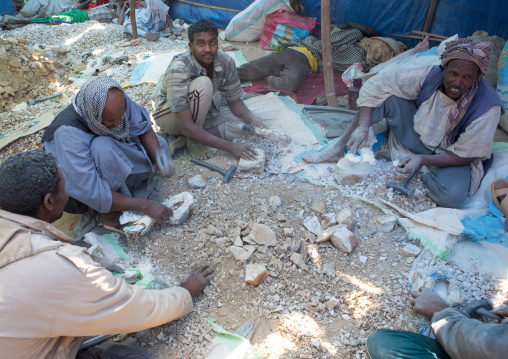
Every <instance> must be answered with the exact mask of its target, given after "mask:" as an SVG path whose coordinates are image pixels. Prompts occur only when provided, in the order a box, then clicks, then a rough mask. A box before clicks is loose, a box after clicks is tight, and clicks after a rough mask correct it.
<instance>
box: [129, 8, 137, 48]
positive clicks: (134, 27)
mask: <svg viewBox="0 0 508 359" xmlns="http://www.w3.org/2000/svg"><path fill="white" fill-rule="evenodd" d="M130 9H131V11H130V14H131V27H132V40H136V39H137V38H138V26H137V25H136V0H130Z"/></svg>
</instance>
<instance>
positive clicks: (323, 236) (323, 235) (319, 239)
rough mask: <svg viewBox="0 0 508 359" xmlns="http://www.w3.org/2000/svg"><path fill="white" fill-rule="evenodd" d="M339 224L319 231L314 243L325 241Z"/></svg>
mask: <svg viewBox="0 0 508 359" xmlns="http://www.w3.org/2000/svg"><path fill="white" fill-rule="evenodd" d="M337 228H339V226H333V227H328V228H327V229H325V230H324V231H323V232H321V233H319V234H318V236H317V238H316V243H321V242H325V241H327V240H329V239H330V237H331V235H332V234H333V232H335V231H336V230H337Z"/></svg>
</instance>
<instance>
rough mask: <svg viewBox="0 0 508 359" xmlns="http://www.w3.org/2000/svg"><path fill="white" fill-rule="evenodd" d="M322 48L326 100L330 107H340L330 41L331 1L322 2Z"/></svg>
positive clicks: (322, 0)
mask: <svg viewBox="0 0 508 359" xmlns="http://www.w3.org/2000/svg"><path fill="white" fill-rule="evenodd" d="M321 46H322V52H323V74H324V77H325V92H326V100H327V101H328V106H332V107H338V104H337V97H336V96H335V86H334V82H333V63H332V51H331V48H332V44H331V41H330V0H321Z"/></svg>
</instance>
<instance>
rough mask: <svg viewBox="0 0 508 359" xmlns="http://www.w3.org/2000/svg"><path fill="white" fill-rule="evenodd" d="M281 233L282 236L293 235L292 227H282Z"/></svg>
mask: <svg viewBox="0 0 508 359" xmlns="http://www.w3.org/2000/svg"><path fill="white" fill-rule="evenodd" d="M283 234H284V237H291V236H292V235H293V228H284V229H283Z"/></svg>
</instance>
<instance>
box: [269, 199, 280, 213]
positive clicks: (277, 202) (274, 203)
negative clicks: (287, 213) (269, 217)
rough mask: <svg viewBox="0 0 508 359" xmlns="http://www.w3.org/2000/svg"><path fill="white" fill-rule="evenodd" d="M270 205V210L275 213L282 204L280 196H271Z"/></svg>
mask: <svg viewBox="0 0 508 359" xmlns="http://www.w3.org/2000/svg"><path fill="white" fill-rule="evenodd" d="M268 203H269V204H270V208H271V209H272V211H274V210H276V209H277V207H279V206H280V204H281V200H280V197H279V196H270V199H269V200H268Z"/></svg>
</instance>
